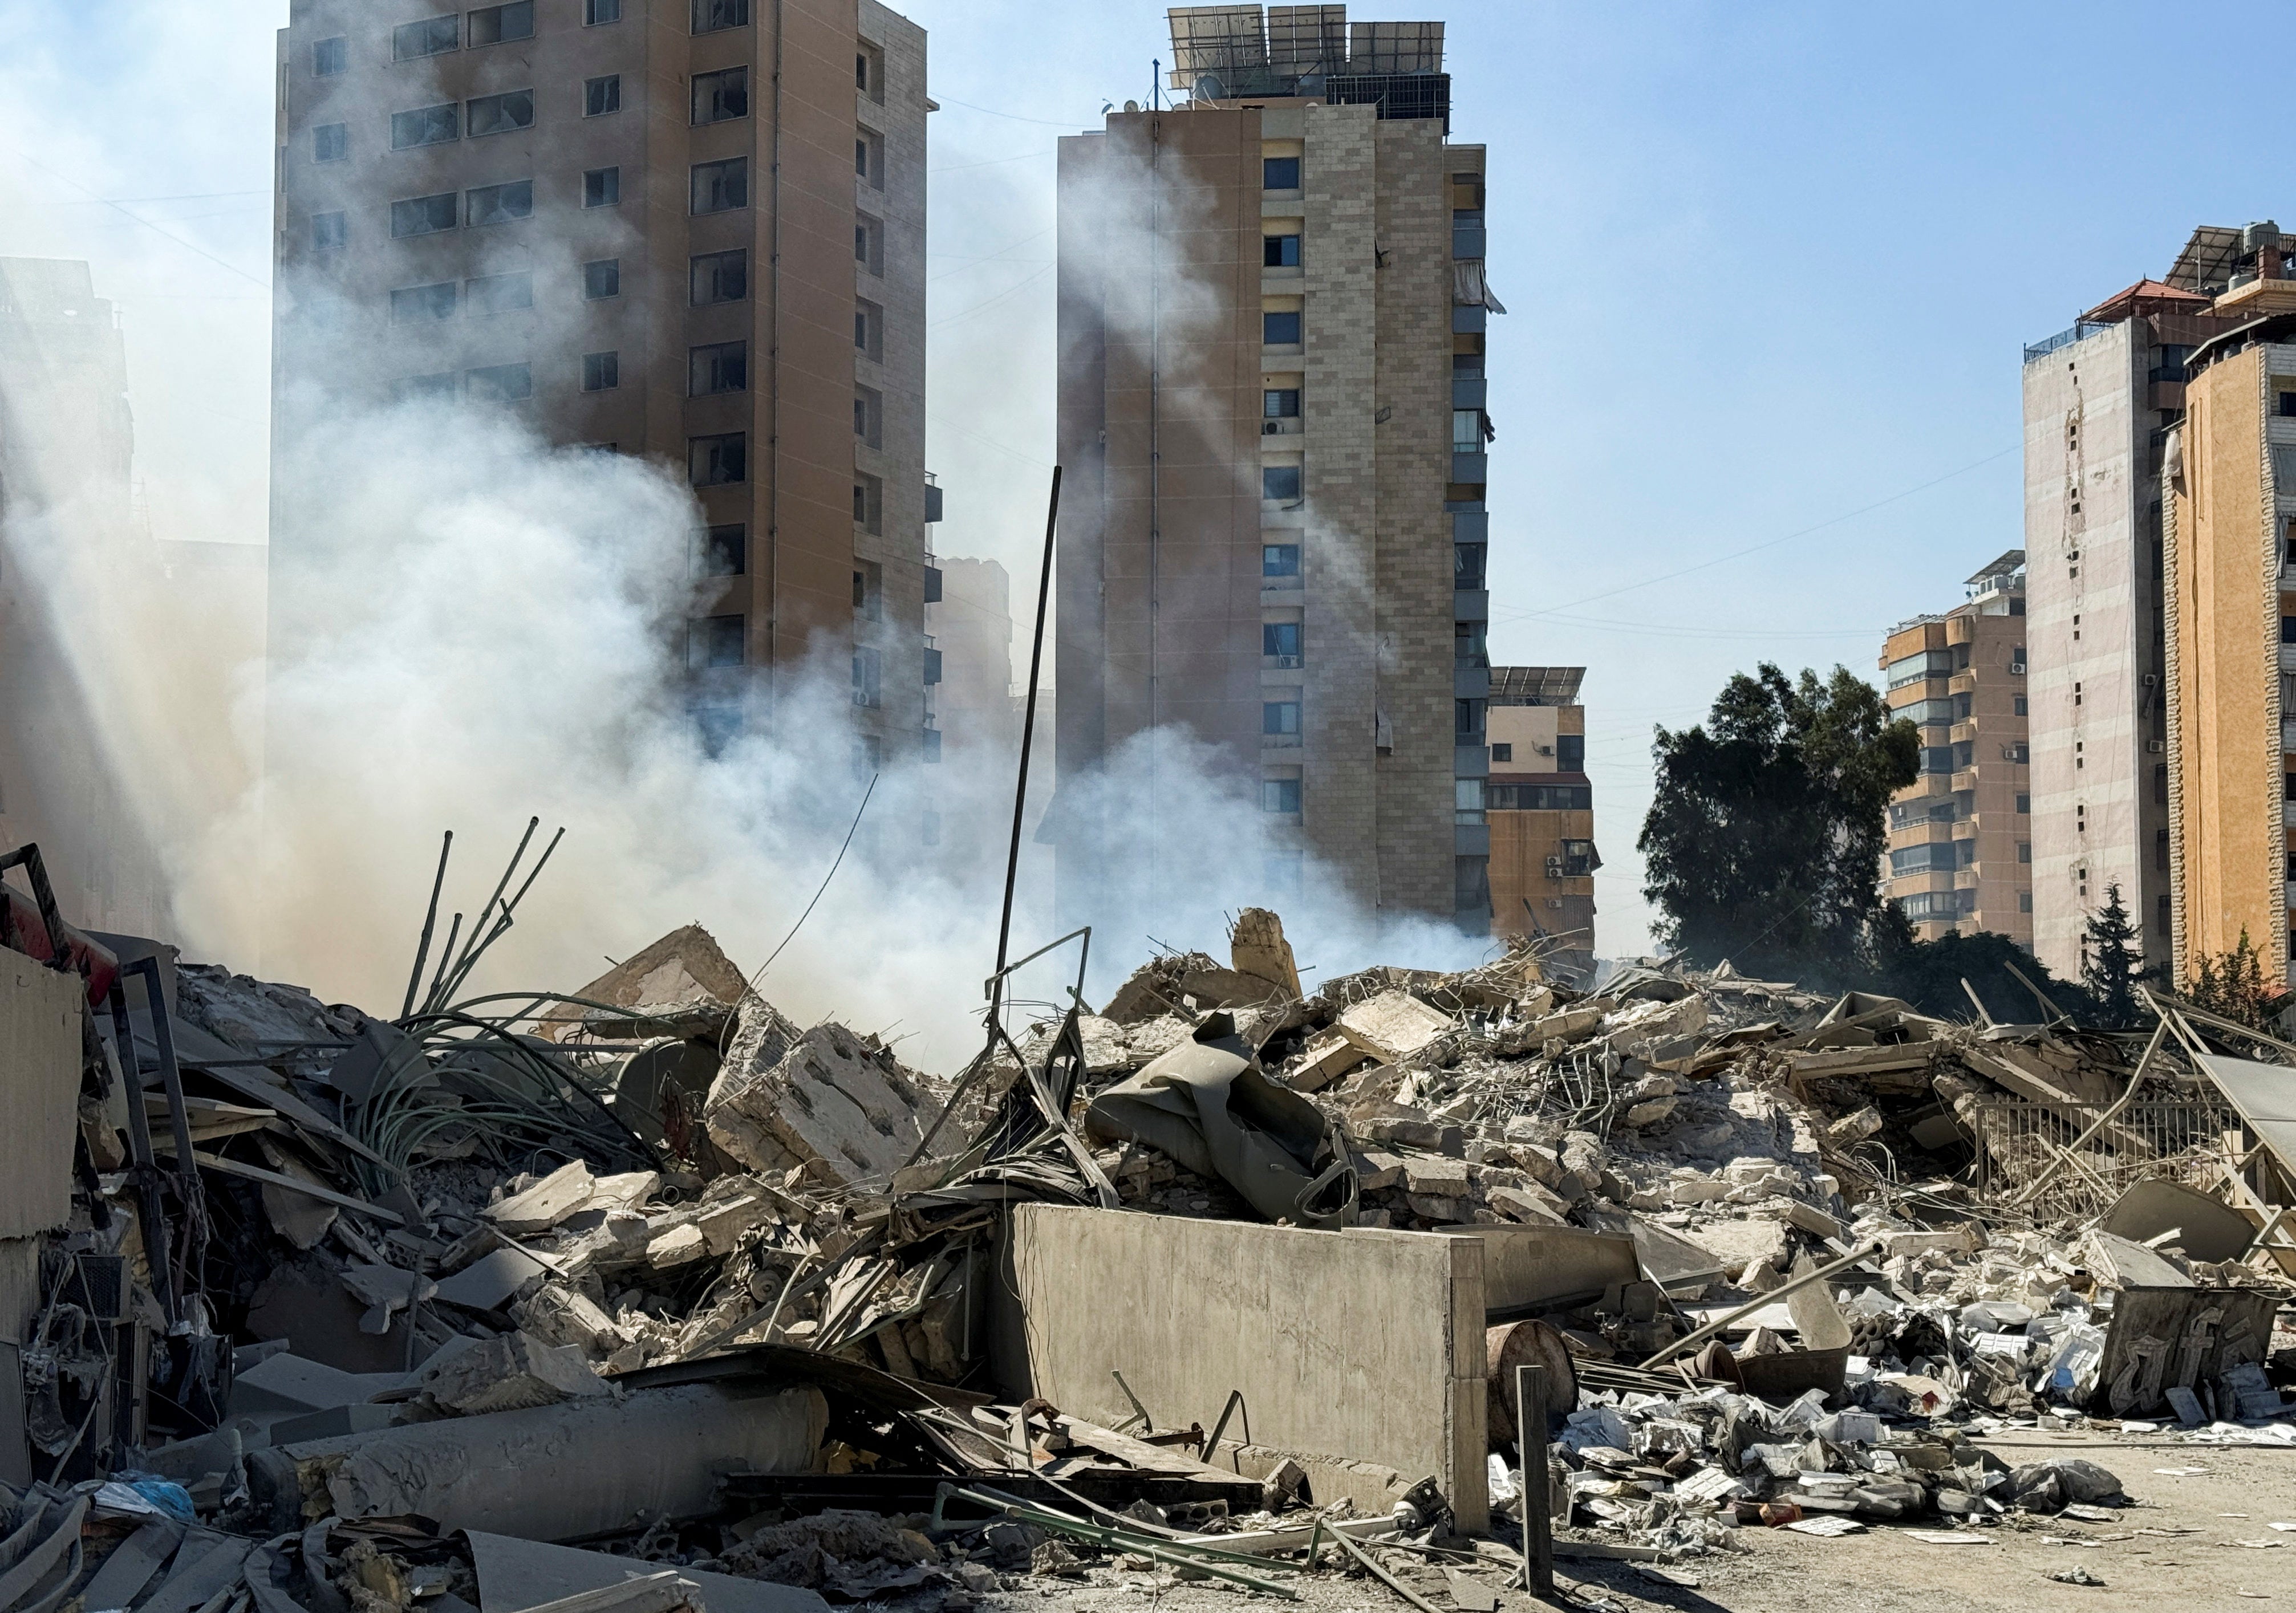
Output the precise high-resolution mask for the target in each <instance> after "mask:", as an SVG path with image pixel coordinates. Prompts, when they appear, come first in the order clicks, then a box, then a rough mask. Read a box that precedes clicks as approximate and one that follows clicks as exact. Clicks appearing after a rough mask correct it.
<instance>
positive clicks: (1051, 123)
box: [933, 95, 1083, 134]
mask: <svg viewBox="0 0 2296 1613" xmlns="http://www.w3.org/2000/svg"><path fill="white" fill-rule="evenodd" d="M933 99H934V100H935V101H937V102H939V103H940V104H941V105H943V106H961V107H963V108H964V110H965V111H968V112H986V113H988V115H989V116H990V117H991V118H1010V119H1012V120H1013V122H1015V123H1037V124H1042V125H1043V126H1044V127H1046V128H1048V129H1067V130H1069V131H1070V132H1071V133H1075V134H1081V133H1082V132H1083V131H1082V130H1081V129H1080V128H1078V126H1077V125H1076V124H1075V123H1074V122H1073V121H1070V122H1062V121H1059V120H1056V119H1051V118H1023V117H1022V116H1021V114H1020V113H1018V112H1000V111H997V110H996V108H995V107H993V106H975V105H973V103H972V102H970V101H959V100H957V99H956V98H955V97H954V96H951V95H936V96H934V97H933Z"/></svg>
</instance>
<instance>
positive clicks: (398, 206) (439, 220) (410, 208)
mask: <svg viewBox="0 0 2296 1613" xmlns="http://www.w3.org/2000/svg"><path fill="white" fill-rule="evenodd" d="M459 200H460V199H459V198H458V197H456V196H455V193H454V192H452V191H449V192H447V194H445V195H443V196H411V197H409V198H407V199H406V201H394V202H392V203H391V204H390V233H392V234H393V235H394V236H397V235H429V234H431V233H435V232H437V231H439V230H451V229H453V228H454V227H455V204H456V203H457V201H459Z"/></svg>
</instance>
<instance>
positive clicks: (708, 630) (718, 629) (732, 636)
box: [693, 616, 750, 672]
mask: <svg viewBox="0 0 2296 1613" xmlns="http://www.w3.org/2000/svg"><path fill="white" fill-rule="evenodd" d="M749 627H750V624H749V619H748V618H746V617H740V616H708V617H704V618H701V620H700V621H698V622H696V623H694V624H693V667H694V670H696V671H697V672H707V671H709V670H710V669H711V668H712V667H738V666H740V665H741V664H742V659H743V654H742V652H743V651H744V649H745V648H746V647H747V646H746V643H745V641H746V640H747V639H748V638H749Z"/></svg>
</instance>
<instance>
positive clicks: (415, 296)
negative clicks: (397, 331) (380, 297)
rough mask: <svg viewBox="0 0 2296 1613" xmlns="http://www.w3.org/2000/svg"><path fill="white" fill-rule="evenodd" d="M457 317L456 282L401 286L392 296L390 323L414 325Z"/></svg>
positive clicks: (447, 281)
mask: <svg viewBox="0 0 2296 1613" xmlns="http://www.w3.org/2000/svg"><path fill="white" fill-rule="evenodd" d="M454 317H455V282H453V281H451V280H445V281H440V282H439V283H438V284H436V285H427V286H401V287H399V288H398V290H397V291H393V292H391V294H390V322H391V323H393V324H412V323H419V322H421V321H422V320H426V319H452V318H454Z"/></svg>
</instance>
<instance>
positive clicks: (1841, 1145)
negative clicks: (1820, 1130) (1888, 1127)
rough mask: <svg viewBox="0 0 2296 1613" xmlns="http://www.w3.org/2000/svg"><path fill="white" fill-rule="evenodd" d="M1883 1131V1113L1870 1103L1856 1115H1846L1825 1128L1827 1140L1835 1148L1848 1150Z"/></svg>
mask: <svg viewBox="0 0 2296 1613" xmlns="http://www.w3.org/2000/svg"><path fill="white" fill-rule="evenodd" d="M1881 1129H1882V1111H1881V1110H1880V1109H1876V1108H1874V1106H1873V1105H1872V1104H1870V1103H1868V1104H1867V1105H1866V1107H1865V1108H1863V1109H1859V1110H1858V1111H1857V1113H1856V1114H1852V1115H1844V1116H1842V1117H1841V1119H1839V1120H1836V1121H1835V1122H1834V1123H1833V1125H1831V1126H1827V1127H1826V1128H1825V1140H1826V1142H1828V1143H1829V1144H1831V1145H1832V1146H1833V1147H1834V1148H1837V1149H1847V1148H1849V1147H1852V1146H1854V1145H1855V1144H1857V1143H1860V1142H1864V1141H1866V1138H1868V1137H1870V1136H1872V1135H1873V1134H1874V1133H1876V1132H1878V1131H1880V1130H1881Z"/></svg>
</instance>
